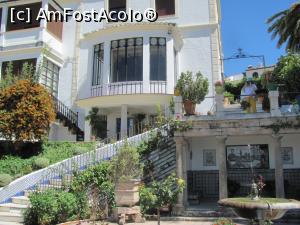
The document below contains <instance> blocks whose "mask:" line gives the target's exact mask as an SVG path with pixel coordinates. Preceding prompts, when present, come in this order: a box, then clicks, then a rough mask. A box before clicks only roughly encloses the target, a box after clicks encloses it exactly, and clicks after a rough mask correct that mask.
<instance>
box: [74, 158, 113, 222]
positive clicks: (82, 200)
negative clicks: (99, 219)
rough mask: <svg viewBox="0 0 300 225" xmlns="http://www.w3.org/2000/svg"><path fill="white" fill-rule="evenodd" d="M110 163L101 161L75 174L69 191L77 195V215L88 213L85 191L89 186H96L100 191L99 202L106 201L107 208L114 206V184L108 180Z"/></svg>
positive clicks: (109, 177)
mask: <svg viewBox="0 0 300 225" xmlns="http://www.w3.org/2000/svg"><path fill="white" fill-rule="evenodd" d="M111 174H112V171H111V165H110V163H109V162H103V163H100V164H98V165H95V166H93V167H90V168H88V169H87V170H85V171H83V172H81V173H79V174H75V178H74V179H73V181H72V183H71V186H70V191H71V192H72V193H74V194H75V195H76V196H77V199H78V203H77V204H78V205H80V207H78V209H79V208H80V209H79V211H78V215H80V217H81V218H83V217H84V216H85V215H87V214H88V210H87V202H86V192H87V190H88V188H89V187H91V186H94V185H95V186H96V187H97V188H98V190H99V191H100V193H99V194H100V198H101V204H104V202H105V201H107V204H108V206H109V208H110V209H111V208H113V207H114V206H115V193H114V184H113V183H112V182H111V181H110V179H111Z"/></svg>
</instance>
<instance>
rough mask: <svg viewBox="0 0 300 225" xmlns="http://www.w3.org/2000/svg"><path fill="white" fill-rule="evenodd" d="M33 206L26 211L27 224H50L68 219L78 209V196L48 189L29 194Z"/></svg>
mask: <svg viewBox="0 0 300 225" xmlns="http://www.w3.org/2000/svg"><path fill="white" fill-rule="evenodd" d="M29 199H30V204H31V207H30V208H28V209H26V211H25V224H26V225H50V224H58V223H62V222H66V221H68V219H69V218H71V217H74V216H75V215H76V212H77V211H78V209H77V208H78V207H79V206H78V205H77V199H76V196H75V195H74V194H72V193H68V192H64V191H58V190H47V191H45V192H42V193H38V192H35V193H33V194H31V195H30V196H29Z"/></svg>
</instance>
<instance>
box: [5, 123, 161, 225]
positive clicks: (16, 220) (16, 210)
mask: <svg viewBox="0 0 300 225" xmlns="http://www.w3.org/2000/svg"><path fill="white" fill-rule="evenodd" d="M157 130H158V129H154V130H151V131H147V132H145V133H142V134H139V135H135V136H133V137H130V138H127V139H126V140H125V139H124V140H121V141H118V142H115V143H113V144H105V145H100V146H97V148H96V149H95V151H91V152H88V153H84V154H82V155H78V156H74V157H72V158H70V159H66V160H64V161H62V162H59V163H56V164H54V165H51V166H49V167H47V168H44V169H41V170H38V171H35V172H33V173H31V174H28V175H26V176H23V177H21V178H19V179H17V180H15V181H13V182H12V183H10V184H9V185H8V186H6V187H4V188H0V225H20V224H22V223H23V222H24V216H23V212H24V210H25V209H27V208H28V207H30V200H29V198H28V196H29V195H30V194H31V193H33V192H36V191H39V192H43V191H45V190H47V189H50V188H52V189H53V188H56V189H60V188H62V187H63V186H65V185H67V184H69V183H70V182H71V180H72V178H73V173H74V172H75V171H78V169H79V170H81V171H83V170H85V169H87V168H89V167H90V166H93V165H95V163H100V162H102V161H106V160H110V159H111V157H113V156H114V155H115V154H116V153H117V149H118V148H120V146H122V145H123V144H124V143H125V142H126V143H131V144H134V145H138V144H140V143H142V142H143V141H147V140H149V138H150V137H151V134H152V133H153V132H157Z"/></svg>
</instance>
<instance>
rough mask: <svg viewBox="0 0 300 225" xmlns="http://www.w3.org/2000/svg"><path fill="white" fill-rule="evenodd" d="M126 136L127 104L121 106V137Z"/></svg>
mask: <svg viewBox="0 0 300 225" xmlns="http://www.w3.org/2000/svg"><path fill="white" fill-rule="evenodd" d="M126 137H127V105H122V106H121V138H122V139H123V138H126Z"/></svg>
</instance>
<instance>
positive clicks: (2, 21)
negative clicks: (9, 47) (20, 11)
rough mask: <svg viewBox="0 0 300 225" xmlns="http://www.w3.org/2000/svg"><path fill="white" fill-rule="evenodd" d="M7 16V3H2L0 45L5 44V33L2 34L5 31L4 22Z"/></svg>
mask: <svg viewBox="0 0 300 225" xmlns="http://www.w3.org/2000/svg"><path fill="white" fill-rule="evenodd" d="M7 16H8V7H7V5H4V6H3V7H2V18H1V30H0V32H1V33H2V35H1V37H0V45H1V46H3V47H4V46H5V35H4V34H3V33H4V32H5V31H6V23H7V19H8V18H7Z"/></svg>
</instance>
